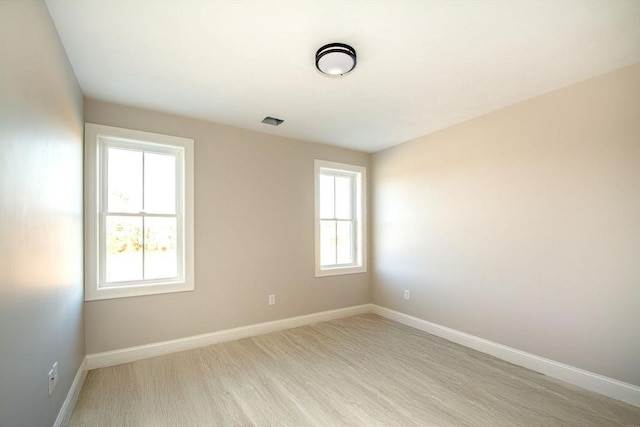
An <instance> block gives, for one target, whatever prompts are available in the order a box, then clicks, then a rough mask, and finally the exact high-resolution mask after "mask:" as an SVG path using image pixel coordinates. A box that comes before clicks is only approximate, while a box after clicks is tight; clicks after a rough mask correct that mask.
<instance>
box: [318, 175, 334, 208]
mask: <svg viewBox="0 0 640 427" xmlns="http://www.w3.org/2000/svg"><path fill="white" fill-rule="evenodd" d="M333 202H334V178H333V176H331V175H320V218H334V208H333Z"/></svg>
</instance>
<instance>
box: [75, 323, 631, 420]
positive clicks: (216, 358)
mask: <svg viewBox="0 0 640 427" xmlns="http://www.w3.org/2000/svg"><path fill="white" fill-rule="evenodd" d="M70 425H71V426H74V427H76V426H91V427H95V426H123V427H124V426H150V427H151V426H153V427H162V426H167V427H177V426H252V425H253V426H581V427H582V426H598V427H604V426H632V425H636V426H637V425H640V409H639V408H636V407H633V406H631V405H627V404H625V403H622V402H618V401H616V400H613V399H609V398H606V397H603V396H600V395H597V394H595V393H591V392H588V391H585V390H582V389H579V388H577V387H573V386H571V385H568V384H566V383H562V382H560V381H555V380H552V379H549V378H547V377H545V376H544V375H541V374H538V373H536V372H533V371H530V370H527V369H524V368H520V367H517V366H514V365H511V364H509V363H507V362H504V361H501V360H499V359H496V358H493V357H491V356H488V355H485V354H483V353H479V352H476V351H474V350H471V349H468V348H465V347H462V346H459V345H457V344H453V343H451V342H448V341H446V340H443V339H441V338H438V337H434V336H432V335H429V334H426V333H424V332H421V331H418V330H416V329H412V328H409V327H406V326H404V325H401V324H398V323H396V322H393V321H390V320H387V319H384V318H382V317H379V316H376V315H373V314H366V315H361V316H355V317H351V318H347V319H340V320H334V321H330V322H323V323H318V324H315V325H310V326H304V327H300V328H295V329H290V330H286V331H282V332H276V333H272V334H267V335H262V336H259V337H254V338H247V339H242V340H239V341H233V342H227V343H223V344H217V345H213V346H209V347H203V348H199V349H195V350H191V351H186V352H182V353H176V354H172V355H168V356H162V357H157V358H153V359H147V360H142V361H138V362H134V363H128V364H124V365H119V366H114V367H110V368H103V369H97V370H93V371H90V372H89V373H88V375H87V378H86V382H85V384H84V387H83V390H82V393H81V396H80V398H79V400H78V403H77V404H76V407H75V410H74V413H73V415H72V417H71V422H70Z"/></svg>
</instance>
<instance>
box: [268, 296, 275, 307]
mask: <svg viewBox="0 0 640 427" xmlns="http://www.w3.org/2000/svg"><path fill="white" fill-rule="evenodd" d="M275 303H276V296H275V295H269V305H274V304H275Z"/></svg>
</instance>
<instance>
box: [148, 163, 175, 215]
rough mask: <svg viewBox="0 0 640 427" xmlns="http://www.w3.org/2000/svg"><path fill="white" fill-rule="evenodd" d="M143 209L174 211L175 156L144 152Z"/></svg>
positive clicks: (163, 211) (164, 211) (170, 212)
mask: <svg viewBox="0 0 640 427" xmlns="http://www.w3.org/2000/svg"><path fill="white" fill-rule="evenodd" d="M144 210H145V212H149V213H168V214H173V213H176V157H175V156H174V155H172V154H156V153H144Z"/></svg>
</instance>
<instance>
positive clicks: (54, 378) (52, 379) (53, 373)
mask: <svg viewBox="0 0 640 427" xmlns="http://www.w3.org/2000/svg"><path fill="white" fill-rule="evenodd" d="M48 382H49V396H51V393H53V389H54V388H55V386H56V384H57V383H58V362H55V363H54V364H53V366H52V367H51V369H50V370H49V375H48Z"/></svg>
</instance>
